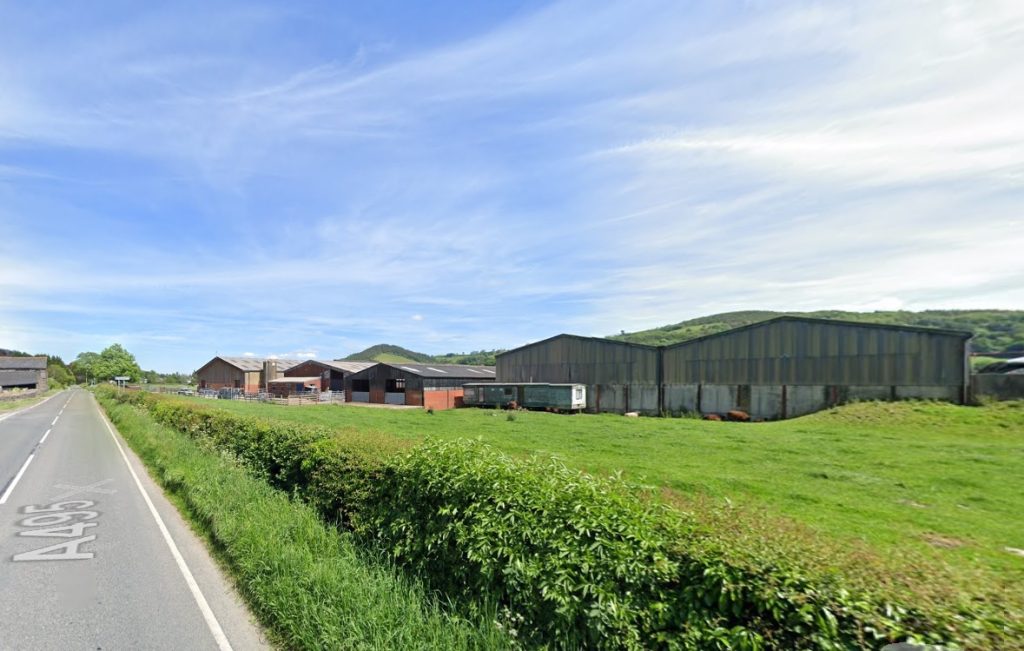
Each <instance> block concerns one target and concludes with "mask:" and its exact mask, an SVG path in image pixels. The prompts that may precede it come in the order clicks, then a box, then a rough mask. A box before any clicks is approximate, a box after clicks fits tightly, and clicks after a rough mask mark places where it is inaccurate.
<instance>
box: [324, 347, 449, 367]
mask: <svg viewBox="0 0 1024 651" xmlns="http://www.w3.org/2000/svg"><path fill="white" fill-rule="evenodd" d="M344 361H346V362H387V363H400V362H406V363H411V364H429V363H431V362H433V361H434V358H433V357H431V356H430V355H425V354H424V353H417V352H416V351H414V350H409V349H408V348H402V347H401V346H395V345H394V344H377V345H376V346H370V347H369V348H367V349H366V350H361V351H359V352H358V353H353V354H351V355H349V356H348V357H346V358H345V360H344Z"/></svg>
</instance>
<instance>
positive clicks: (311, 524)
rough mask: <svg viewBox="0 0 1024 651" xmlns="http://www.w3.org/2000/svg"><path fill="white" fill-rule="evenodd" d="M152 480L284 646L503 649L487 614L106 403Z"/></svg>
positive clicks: (213, 457) (175, 435)
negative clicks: (447, 600)
mask: <svg viewBox="0 0 1024 651" xmlns="http://www.w3.org/2000/svg"><path fill="white" fill-rule="evenodd" d="M101 402H102V404H103V407H104V408H105V409H106V411H107V413H108V415H109V416H110V418H111V420H112V421H113V422H114V424H115V425H116V426H117V428H118V430H119V431H120V432H121V434H122V436H124V438H125V440H127V441H128V443H129V444H130V445H131V446H132V448H133V449H134V450H135V452H136V453H137V454H138V455H139V456H140V457H141V458H142V459H143V461H144V462H145V463H146V465H147V467H149V469H150V471H151V473H152V474H153V476H154V478H155V479H156V480H157V481H158V482H159V483H160V484H161V485H162V486H164V488H165V489H166V490H167V491H168V492H169V493H170V494H171V495H172V497H174V498H177V503H178V504H180V505H183V506H184V507H185V509H184V514H185V515H186V516H187V517H188V518H189V519H190V520H191V522H192V523H193V524H194V526H195V527H196V528H197V529H198V530H199V531H200V532H201V533H202V534H203V535H205V536H206V537H207V539H208V541H209V542H210V543H211V544H212V545H213V547H214V549H215V552H216V553H217V555H218V557H219V558H220V559H221V560H222V561H223V562H224V563H226V565H227V567H228V568H229V570H230V572H231V573H232V574H233V576H234V578H235V581H236V584H237V586H238V588H239V590H240V592H241V593H242V595H243V596H244V598H245V599H246V600H247V602H248V603H249V605H250V607H251V609H252V610H253V612H254V614H255V615H256V617H257V618H258V619H259V620H260V622H262V623H263V624H264V626H266V627H267V629H268V630H269V631H270V632H271V634H272V635H273V636H274V637H275V639H276V642H277V643H278V644H279V645H280V646H281V647H283V648H288V649H501V648H511V647H513V646H514V645H513V644H512V641H511V640H510V639H509V638H508V637H507V636H506V635H505V634H503V633H501V632H500V631H498V630H497V629H496V628H495V627H494V626H493V624H492V623H491V622H492V621H493V618H489V617H482V618H481V621H480V622H470V621H467V620H466V619H465V618H461V617H459V616H458V615H456V614H453V613H450V612H448V609H446V608H442V607H440V605H439V604H437V603H436V602H435V601H434V599H433V597H431V596H429V595H428V594H427V592H426V591H425V590H424V589H423V588H421V587H420V586H419V585H418V584H416V583H415V582H413V581H411V580H409V579H407V578H403V577H400V576H399V574H398V573H397V571H396V570H394V569H393V568H391V567H390V566H388V565H387V564H385V563H382V562H378V561H376V560H374V559H371V558H367V557H366V556H365V555H361V554H360V553H358V552H357V551H356V548H355V547H354V545H353V543H352V541H351V539H350V537H349V536H348V535H347V534H339V533H338V532H337V530H335V529H333V528H330V527H328V526H326V525H324V524H323V523H321V522H320V520H319V519H318V518H317V516H316V514H315V513H314V512H313V510H312V509H311V508H310V507H308V506H305V505H303V504H301V503H299V502H297V501H292V500H290V499H289V498H288V497H287V496H286V495H285V494H283V493H281V492H280V491H277V490H274V489H272V488H270V486H268V485H267V484H266V482H264V481H261V480H259V479H256V478H254V477H252V476H250V475H249V474H248V473H247V472H246V471H245V470H243V469H242V468H241V467H240V466H239V465H238V463H237V462H236V461H235V460H234V459H232V458H230V457H228V456H226V455H224V454H222V453H218V452H215V451H213V450H212V449H207V448H205V447H203V446H202V445H200V444H199V443H197V442H196V441H195V440H193V439H191V438H189V437H188V436H186V435H185V434H182V433H179V432H177V431H176V430H173V429H170V428H167V427H163V426H161V425H159V424H157V423H156V422H155V421H154V420H153V419H152V418H151V417H150V416H149V415H148V414H147V413H144V412H142V411H141V410H139V409H137V408H135V407H132V406H130V405H123V404H117V403H115V402H113V401H110V400H102V401H101Z"/></svg>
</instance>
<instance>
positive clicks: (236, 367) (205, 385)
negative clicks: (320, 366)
mask: <svg viewBox="0 0 1024 651" xmlns="http://www.w3.org/2000/svg"><path fill="white" fill-rule="evenodd" d="M302 361H303V360H298V359H262V358H259V357H219V356H218V357H214V358H213V359H211V360H210V361H208V362H207V363H205V364H203V365H202V366H201V367H200V368H199V370H197V371H196V381H197V382H198V383H199V388H200V389H241V390H243V391H245V393H258V392H260V391H265V390H267V381H268V380H273V379H275V378H277V377H279V376H280V374H281V373H283V372H285V371H287V370H289V369H290V368H292V367H293V366H295V365H297V364H300V363H302Z"/></svg>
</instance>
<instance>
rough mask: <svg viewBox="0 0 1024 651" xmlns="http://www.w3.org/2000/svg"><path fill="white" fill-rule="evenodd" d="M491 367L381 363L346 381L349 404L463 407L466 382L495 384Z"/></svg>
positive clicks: (435, 407) (346, 394) (433, 407)
mask: <svg viewBox="0 0 1024 651" xmlns="http://www.w3.org/2000/svg"><path fill="white" fill-rule="evenodd" d="M494 376H495V371H494V367H492V366H467V365H461V364H399V363H395V364H386V363H383V362H381V363H378V364H374V365H373V366H371V367H369V368H367V369H364V370H362V371H360V372H358V373H353V374H352V375H349V376H348V377H347V378H346V379H345V398H346V400H347V401H349V402H370V403H377V404H389V405H414V406H418V407H428V408H432V409H451V408H452V407H457V406H460V405H461V404H462V393H463V388H462V386H463V385H464V384H466V383H467V382H493V381H494Z"/></svg>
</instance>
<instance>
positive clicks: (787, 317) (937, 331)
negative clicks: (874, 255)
mask: <svg viewBox="0 0 1024 651" xmlns="http://www.w3.org/2000/svg"><path fill="white" fill-rule="evenodd" d="M783 321H801V322H804V323H816V324H819V325H832V326H852V327H856V328H873V329H876V330H879V329H881V330H900V331H903V332H920V333H924V334H931V335H947V336H950V337H959V338H960V339H970V338H971V337H973V336H974V333H973V332H967V331H965V330H946V329H943V328H924V327H921V326H908V325H890V324H887V323H869V322H867V321H846V320H840V319H818V318H815V317H808V316H795V315H792V314H784V315H782V316H777V317H775V318H772V319H765V320H764V321H755V322H754V323H748V324H746V325H742V326H739V327H736V328H732V329H730V330H723V331H721V332H715V333H712V334H709V335H704V336H701V337H696V338H694V339H687V340H686V341H680V342H679V343H676V344H669V345H668V346H663V348H679V347H681V346H688V345H690V344H694V343H697V342H698V341H706V340H708V339H714V338H716V337H725V336H728V335H731V334H735V333H737V332H742V331H744V330H752V329H754V328H760V327H761V326H766V325H769V324H772V323H780V322H783Z"/></svg>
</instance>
